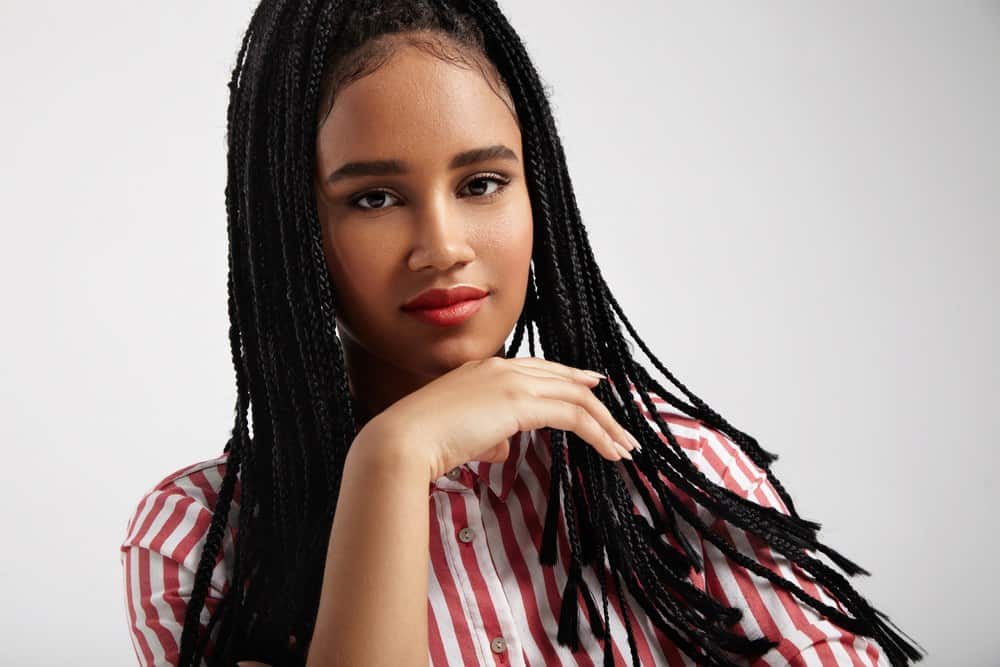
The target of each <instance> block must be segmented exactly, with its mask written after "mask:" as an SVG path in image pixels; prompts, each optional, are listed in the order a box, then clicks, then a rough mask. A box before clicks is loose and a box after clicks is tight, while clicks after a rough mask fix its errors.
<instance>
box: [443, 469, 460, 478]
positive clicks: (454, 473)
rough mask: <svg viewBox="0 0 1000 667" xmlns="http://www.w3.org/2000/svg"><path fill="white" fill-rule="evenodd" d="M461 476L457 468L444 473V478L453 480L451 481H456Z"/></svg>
mask: <svg viewBox="0 0 1000 667" xmlns="http://www.w3.org/2000/svg"><path fill="white" fill-rule="evenodd" d="M461 476H462V471H461V469H459V468H452V469H451V470H449V471H448V472H447V473H445V477H447V478H448V479H450V480H453V481H454V480H456V479H458V478H459V477H461Z"/></svg>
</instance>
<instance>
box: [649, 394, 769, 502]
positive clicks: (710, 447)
mask: <svg viewBox="0 0 1000 667" xmlns="http://www.w3.org/2000/svg"><path fill="white" fill-rule="evenodd" d="M630 392H631V396H632V400H633V401H634V402H635V403H636V404H637V406H638V407H639V410H640V412H641V413H642V415H643V417H645V419H646V422H647V424H649V426H650V428H651V429H652V430H653V431H655V432H656V433H657V435H658V436H659V438H660V440H661V441H662V442H663V443H665V444H667V445H670V437H668V436H667V435H666V434H665V433H664V432H663V430H662V429H661V428H660V426H659V424H657V423H656V419H655V418H654V417H653V413H652V412H650V411H649V410H648V409H647V407H646V405H645V402H644V401H643V400H642V396H641V395H640V393H639V391H638V390H637V389H636V387H635V385H634V384H633V385H631V386H630ZM649 397H650V400H651V402H652V404H653V407H654V408H655V412H656V415H657V416H658V417H659V418H660V420H661V421H663V422H664V423H665V424H666V426H667V429H668V431H669V432H670V436H672V437H673V439H674V440H675V441H676V442H677V445H678V446H679V447H680V448H681V450H682V451H683V452H684V453H685V454H686V455H687V456H688V458H689V459H690V460H691V462H692V463H693V464H694V465H695V467H697V468H698V470H699V471H700V472H702V473H703V474H704V475H705V476H706V477H707V478H708V479H709V480H711V481H712V482H713V483H715V484H718V485H719V486H723V487H725V488H727V489H728V490H730V491H732V492H733V493H735V494H737V495H739V496H741V497H743V498H747V499H750V500H753V501H755V502H757V503H758V504H760V505H764V506H768V507H774V508H776V509H779V510H781V511H783V512H785V513H787V509H785V507H784V504H783V503H782V501H781V498H780V497H778V494H777V493H775V491H774V488H773V487H772V486H771V484H770V482H769V481H768V478H767V473H766V472H765V471H764V470H763V469H761V468H760V466H758V465H757V464H756V463H754V461H753V460H752V459H751V458H750V456H749V455H748V454H747V453H746V452H745V451H743V449H742V448H741V447H740V446H739V445H738V444H737V443H736V442H735V441H734V440H733V439H732V438H731V437H730V436H729V435H727V434H725V433H723V432H722V431H720V430H719V429H716V428H714V427H712V426H709V425H708V424H706V423H705V422H704V421H702V420H701V419H699V418H696V417H692V416H690V415H687V414H685V413H684V412H682V411H681V410H680V409H678V408H676V407H674V406H673V405H671V404H670V403H669V402H668V401H667V400H666V399H664V398H663V397H662V396H659V395H658V394H656V393H655V392H649ZM670 446H672V445H670Z"/></svg>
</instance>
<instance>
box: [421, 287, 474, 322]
mask: <svg viewBox="0 0 1000 667" xmlns="http://www.w3.org/2000/svg"><path fill="white" fill-rule="evenodd" d="M488 294H489V292H487V291H486V290H482V289H479V288H478V287H473V286H471V285H456V286H455V287H450V288H448V289H440V288H434V289H429V290H424V291H423V292H421V293H420V294H418V295H417V296H415V297H414V298H412V299H410V300H409V301H407V302H406V303H404V304H403V305H402V309H403V312H406V313H408V314H410V315H413V316H414V317H416V318H417V319H419V320H422V321H424V322H427V323H428V324H434V325H436V326H442V327H447V326H454V325H456V324H461V323H462V322H464V321H465V320H467V319H469V318H470V317H472V316H473V315H474V314H475V313H476V311H478V310H479V308H480V306H482V305H483V301H484V300H485V299H486V297H487V295H488Z"/></svg>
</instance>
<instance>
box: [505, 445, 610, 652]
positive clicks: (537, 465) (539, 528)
mask: <svg viewBox="0 0 1000 667" xmlns="http://www.w3.org/2000/svg"><path fill="white" fill-rule="evenodd" d="M544 433H545V435H544V437H543V438H542V440H541V444H542V445H543V446H545V448H546V449H548V446H549V436H548V432H547V431H546V432H544ZM563 451H564V452H565V450H563ZM524 461H525V463H526V464H527V465H528V466H529V467H530V468H531V470H532V472H533V473H534V475H535V479H537V480H538V485H539V487H540V489H541V491H542V502H543V505H542V506H541V507H540V508H539V510H538V512H542V513H543V512H544V511H545V509H546V505H547V503H548V491H549V486H550V484H551V483H552V478H551V476H550V474H549V470H551V465H552V463H550V464H549V465H546V464H545V461H544V460H543V459H541V458H540V457H539V455H538V450H537V449H536V448H535V447H531V448H529V449H528V451H527V452H525V457H524ZM514 492H515V494H516V495H517V498H518V501H519V502H520V504H521V507H522V508H523V511H524V523H525V524H526V526H527V530H528V533H529V534H530V535H531V536H532V538H533V541H534V544H535V550H536V551H537V552H539V553H540V552H541V549H542V533H543V532H544V530H545V527H544V521H545V516H544V515H543V514H542V515H540V514H539V513H536V511H535V505H534V503H533V502H532V500H531V496H530V495H529V494H528V489H527V487H526V486H525V485H524V484H517V485H516V486H515V488H514ZM560 515H562V511H560ZM564 523H565V521H564V519H563V518H560V520H559V521H558V522H557V529H556V538H557V540H556V545H557V549H556V552H557V558H558V560H559V563H561V564H562V566H563V569H564V570H565V568H566V565H567V564H568V563H569V562H570V548H569V540H568V539H567V538H566V528H565V525H564ZM537 562H538V561H537V560H533V561H532V563H533V564H535V563H537ZM535 567H541V570H542V572H543V573H544V574H545V583H546V590H547V592H548V598H549V608H550V609H551V610H552V614H553V618H554V620H555V623H556V625H557V626H558V624H559V615H560V610H561V609H562V592H563V589H562V588H561V587H560V586H559V585H558V583H557V582H556V579H555V568H550V567H544V566H540V565H535ZM557 567H558V566H557ZM565 579H566V575H565V574H564V575H563V581H565ZM578 605H579V606H580V607H581V609H582V610H583V612H584V615H583V618H584V619H587V620H584V621H583V622H582V623H583V624H588V625H586V627H584V626H583V625H582V624H581V625H580V627H579V632H580V633H583V632H590V627H589V623H590V621H589V615H588V614H586V609H585V606H586V605H580V604H579V601H578ZM550 642H556V643H558V639H557V637H556V636H553V637H551V638H550ZM598 643H600V641H598ZM563 649H566V650H568V649H569V647H568V646H564V647H563ZM612 650H613V652H614V654H615V659H616V662H617V661H620V660H621V659H622V657H621V652H620V651H618V649H617V647H616V646H612ZM573 657H574V659H575V660H576V664H578V665H584V666H589V665H593V664H594V662H593V661H592V660H591V659H590V657H589V656H588V655H587V654H586V653H584V652H583V651H582V650H581V651H580V652H578V653H574V654H573Z"/></svg>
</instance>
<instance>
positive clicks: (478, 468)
mask: <svg viewBox="0 0 1000 667" xmlns="http://www.w3.org/2000/svg"><path fill="white" fill-rule="evenodd" d="M542 437H543V435H542V431H538V430H533V431H518V432H517V433H515V434H514V435H512V436H511V437H509V438H508V439H507V441H508V443H509V444H510V454H509V455H508V456H507V460H506V461H497V462H490V461H470V462H469V468H470V469H471V470H472V472H473V474H474V475H476V476H477V477H478V478H479V480H480V481H483V482H485V483H486V486H488V487H489V489H490V491H492V492H493V495H495V496H496V497H497V499H499V500H500V501H501V502H504V501H506V500H507V495H508V494H509V493H510V490H511V488H512V487H513V486H514V482H515V481H516V480H517V478H518V476H519V475H520V472H521V469H522V468H523V466H525V465H527V463H525V460H524V459H525V456H526V455H527V453H528V450H529V449H530V448H531V447H532V446H533V445H534V444H536V442H537V440H538V439H539V438H542Z"/></svg>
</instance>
